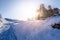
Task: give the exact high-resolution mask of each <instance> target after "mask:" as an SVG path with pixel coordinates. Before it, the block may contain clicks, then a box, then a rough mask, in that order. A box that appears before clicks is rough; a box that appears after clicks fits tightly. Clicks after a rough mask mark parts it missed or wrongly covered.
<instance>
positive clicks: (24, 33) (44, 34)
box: [14, 16, 60, 40]
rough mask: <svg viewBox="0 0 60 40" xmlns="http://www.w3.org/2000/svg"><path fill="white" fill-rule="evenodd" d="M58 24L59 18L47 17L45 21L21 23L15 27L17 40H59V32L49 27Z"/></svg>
mask: <svg viewBox="0 0 60 40" xmlns="http://www.w3.org/2000/svg"><path fill="white" fill-rule="evenodd" d="M59 22H60V16H55V17H49V18H47V19H46V20H37V21H21V22H20V23H19V24H17V25H15V27H14V29H15V34H16V36H17V39H18V40H60V30H59V29H53V28H52V27H51V25H54V24H55V23H59Z"/></svg>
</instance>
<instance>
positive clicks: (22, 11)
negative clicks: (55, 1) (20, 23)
mask: <svg viewBox="0 0 60 40" xmlns="http://www.w3.org/2000/svg"><path fill="white" fill-rule="evenodd" d="M13 8H14V9H13V10H14V11H13V12H14V15H17V16H15V17H16V18H17V19H19V20H28V19H32V18H34V17H35V15H36V10H37V6H36V4H35V3H31V2H30V3H21V5H17V6H14V7H13Z"/></svg>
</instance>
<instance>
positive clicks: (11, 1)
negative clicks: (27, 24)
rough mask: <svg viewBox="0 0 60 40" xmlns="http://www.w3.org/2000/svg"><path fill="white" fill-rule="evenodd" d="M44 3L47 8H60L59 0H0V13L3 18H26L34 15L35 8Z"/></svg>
mask: <svg viewBox="0 0 60 40" xmlns="http://www.w3.org/2000/svg"><path fill="white" fill-rule="evenodd" d="M42 3H44V4H45V7H46V8H47V6H48V5H51V6H52V8H55V7H58V8H60V7H59V6H60V0H59V1H58V0H52V1H51V0H26V1H25V0H0V13H1V14H2V16H3V17H4V18H11V19H18V20H27V19H29V18H32V17H35V15H36V14H37V13H36V10H37V9H38V7H39V6H40V4H42Z"/></svg>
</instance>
